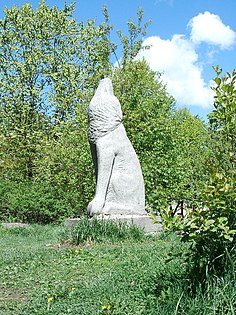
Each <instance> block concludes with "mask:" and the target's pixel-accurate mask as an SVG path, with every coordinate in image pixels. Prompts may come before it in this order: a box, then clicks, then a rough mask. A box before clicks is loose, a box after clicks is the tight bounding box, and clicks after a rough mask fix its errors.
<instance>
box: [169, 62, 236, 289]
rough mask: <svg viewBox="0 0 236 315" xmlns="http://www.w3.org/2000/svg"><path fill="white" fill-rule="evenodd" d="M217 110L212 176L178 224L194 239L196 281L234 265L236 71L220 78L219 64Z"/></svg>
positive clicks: (187, 238) (187, 237)
mask: <svg viewBox="0 0 236 315" xmlns="http://www.w3.org/2000/svg"><path fill="white" fill-rule="evenodd" d="M216 72H217V77H216V78H215V80H214V81H215V83H216V86H215V87H214V88H213V89H214V90H215V92H216V96H215V103H214V105H215V110H214V111H213V112H212V113H211V114H210V123H211V130H212V133H211V135H212V139H213V143H215V142H216V141H218V145H216V147H215V150H217V151H215V152H214V151H213V153H215V156H213V158H214V159H213V160H212V161H213V165H212V171H211V176H210V179H209V180H208V182H207V184H206V187H205V189H204V191H203V192H202V195H201V199H202V202H201V204H200V207H198V208H196V209H195V211H192V212H190V213H189V214H188V215H187V216H186V217H185V219H184V220H183V221H179V222H177V223H178V224H176V226H175V228H176V229H177V230H181V231H182V240H183V241H188V242H191V244H192V250H191V255H190V256H189V260H188V261H189V263H190V264H191V268H190V273H191V277H192V280H193V281H194V282H193V285H196V284H197V283H198V282H199V281H200V282H202V283H204V282H206V280H207V276H208V275H209V276H212V275H218V276H222V275H224V274H225V273H228V272H229V270H231V268H232V259H233V257H235V240H236V221H235V217H236V204H235V200H236V177H235V175H236V173H235V153H236V150H235V149H236V147H235V120H234V118H235V117H236V106H235V96H236V92H235V79H236V73H235V72H233V74H232V75H230V74H229V73H228V74H227V75H226V76H224V77H222V78H219V75H220V73H221V71H220V70H219V69H218V68H216Z"/></svg>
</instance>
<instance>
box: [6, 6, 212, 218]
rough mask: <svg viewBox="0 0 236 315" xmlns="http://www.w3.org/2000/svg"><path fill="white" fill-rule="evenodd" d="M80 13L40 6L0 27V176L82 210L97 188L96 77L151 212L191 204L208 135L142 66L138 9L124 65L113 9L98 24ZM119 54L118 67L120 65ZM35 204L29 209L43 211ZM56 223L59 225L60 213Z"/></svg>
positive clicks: (11, 11) (123, 41)
mask: <svg viewBox="0 0 236 315" xmlns="http://www.w3.org/2000/svg"><path fill="white" fill-rule="evenodd" d="M74 9H75V8H74V5H65V6H64V8H62V9H60V10H59V9H58V8H57V7H55V6H54V7H51V8H50V7H49V6H47V5H46V2H45V1H42V2H40V3H39V5H38V8H37V9H35V10H34V9H33V8H32V5H30V4H24V5H23V6H22V7H19V8H18V7H12V8H7V9H6V10H5V17H4V18H3V19H2V20H1V21H0V44H1V45H0V171H1V174H0V178H1V179H2V180H4V181H7V183H8V182H9V183H8V184H7V185H10V183H11V181H12V182H13V185H14V183H15V182H17V183H19V182H22V183H24V184H22V185H23V186H25V187H30V186H31V184H32V185H33V186H35V185H39V186H42V183H44V184H45V187H47V189H46V188H45V194H47V192H48V193H49V194H50V192H51V191H59V190H58V189H59V188H58V187H60V190H61V191H62V192H64V193H61V196H65V195H68V196H69V195H73V196H77V198H78V200H77V206H76V207H75V210H74V211H72V210H68V211H67V213H73V214H76V213H82V212H83V211H85V209H86V206H87V204H88V202H89V201H90V200H91V198H92V194H93V190H94V186H95V178H94V176H93V166H92V159H91V155H90V149H89V146H88V141H87V113H86V106H87V105H88V103H89V101H90V99H91V97H92V95H93V93H94V90H95V88H96V87H97V84H98V81H99V79H100V78H101V77H103V76H107V75H109V76H111V77H112V79H113V85H114V90H115V95H116V96H117V97H118V99H119V100H120V102H121V105H122V110H123V113H124V117H123V121H124V125H125V127H126V130H127V133H128V136H129V138H130V140H131V142H132V143H133V145H134V147H135V150H136V152H137V154H138V157H139V159H140V162H141V166H142V170H143V174H144V179H145V186H146V200H147V206H148V208H149V209H152V211H155V212H157V211H159V210H160V209H161V208H163V207H164V208H165V207H167V206H169V205H170V204H171V203H172V202H173V201H174V202H177V203H178V202H179V201H182V200H188V202H192V203H193V199H194V198H196V196H198V195H199V191H200V189H201V187H202V185H203V183H204V181H205V177H206V174H207V170H206V160H207V157H208V151H207V145H206V143H207V141H208V137H207V136H208V135H207V131H206V129H205V126H204V124H203V123H202V122H201V121H200V120H199V119H198V118H196V117H193V116H192V115H191V114H190V113H189V112H188V111H187V110H180V111H177V110H175V107H174V99H173V97H171V96H170V95H168V93H167V91H166V87H165V86H164V85H163V83H162V81H161V75H160V74H159V73H157V72H154V71H152V70H151V69H150V68H149V66H148V65H147V63H145V61H138V60H136V57H137V56H138V52H139V51H140V50H141V49H147V47H142V43H143V36H144V35H145V34H146V31H147V27H148V25H149V23H150V22H149V21H148V22H144V21H143V11H142V10H141V9H139V10H138V12H137V21H134V20H131V19H130V20H129V21H128V22H127V33H125V34H123V33H121V32H119V31H118V38H119V39H120V45H121V46H122V48H123V50H122V56H121V57H119V58H118V56H117V55H116V51H117V45H115V44H114V43H113V42H112V41H111V40H110V35H111V32H112V30H113V26H112V25H111V23H110V21H109V14H108V9H107V7H106V6H104V8H103V14H104V22H103V23H101V24H99V25H97V24H96V21H95V20H88V21H87V23H82V22H77V21H76V20H75V18H74V17H73V12H74ZM112 55H115V57H116V59H117V62H118V61H119V60H120V61H119V62H118V64H119V63H120V67H113V65H112V63H111V59H112V58H111V57H112ZM92 183H94V184H92ZM21 189H23V188H21ZM27 189H28V188H27ZM18 195H19V194H18ZM13 199H14V198H13ZM15 199H16V198H15ZM36 199H37V198H36ZM36 199H34V198H33V199H32V200H31V207H30V209H31V208H35V209H36V208H37V209H38V206H37V205H36ZM41 199H42V200H43V197H42V198H41ZM66 199H67V197H66ZM28 203H29V202H28ZM66 204H68V202H67V201H66V202H65V205H66ZM21 205H22V203H21ZM15 206H16V205H14V207H15ZM50 207H51V206H50ZM63 207H64V206H63ZM63 207H62V208H63ZM55 209H56V208H54V210H55ZM69 209H71V208H70V206H69ZM54 210H53V211H52V212H53V213H54V212H55V211H54ZM12 211H13V210H12ZM19 211H20V212H22V213H25V212H26V210H23V208H22V211H21V210H20V209H19ZM29 211H31V210H29ZM58 211H59V208H58ZM65 212H66V211H65V210H63V209H62V210H61V218H63V217H64V214H65ZM49 217H50V216H49V215H48V218H49ZM51 217H52V218H56V220H60V219H59V217H60V214H58V215H51ZM34 218H36V217H34ZM41 218H43V216H41ZM37 220H38V219H37ZM43 220H44V219H43ZM45 220H46V219H45ZM47 220H49V219H47ZM47 220H46V221H47Z"/></svg>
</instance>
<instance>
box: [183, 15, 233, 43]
mask: <svg viewBox="0 0 236 315" xmlns="http://www.w3.org/2000/svg"><path fill="white" fill-rule="evenodd" d="M188 26H190V27H191V36H190V38H191V40H192V41H193V43H195V44H199V43H201V42H206V43H208V44H212V45H218V46H220V48H221V49H227V48H230V47H231V46H232V45H233V44H234V43H235V41H236V33H235V32H234V31H233V30H232V29H231V28H230V27H229V26H227V25H225V24H224V23H223V22H222V20H221V19H220V17H219V16H218V15H215V14H212V13H210V12H207V11H206V12H204V13H199V14H198V15H197V16H194V17H193V18H192V19H191V20H190V21H189V24H188Z"/></svg>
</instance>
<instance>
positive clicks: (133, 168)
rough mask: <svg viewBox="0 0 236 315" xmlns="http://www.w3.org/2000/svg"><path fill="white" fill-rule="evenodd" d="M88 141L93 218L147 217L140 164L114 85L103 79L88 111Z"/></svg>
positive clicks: (91, 211) (89, 208) (89, 211)
mask: <svg viewBox="0 0 236 315" xmlns="http://www.w3.org/2000/svg"><path fill="white" fill-rule="evenodd" d="M88 121H89V128H88V137H89V142H90V147H91V153H92V157H93V162H94V166H95V171H96V193H95V197H94V199H93V200H92V201H91V202H90V203H89V205H88V213H89V215H90V216H93V215H100V214H104V215H117V214H119V215H122V214H123V215H145V214H146V211H145V192H144V181H143V176H142V171H141V167H140V163H139V160H138V158H137V155H136V153H135V151H134V148H133V146H132V144H131V142H130V141H129V139H128V137H127V135H126V131H125V128H124V126H123V124H122V111H121V106H120V102H119V101H118V99H117V98H116V97H115V96H114V93H113V87H112V82H111V80H110V79H109V78H105V79H102V80H101V81H100V83H99V86H98V88H97V90H96V92H95V95H94V96H93V98H92V100H91V102H90V105H89V107H88Z"/></svg>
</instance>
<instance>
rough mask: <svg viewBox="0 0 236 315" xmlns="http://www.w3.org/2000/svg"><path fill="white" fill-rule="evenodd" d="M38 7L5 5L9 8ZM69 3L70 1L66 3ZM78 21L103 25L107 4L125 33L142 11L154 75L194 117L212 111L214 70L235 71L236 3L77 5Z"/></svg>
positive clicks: (84, 0)
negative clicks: (158, 74)
mask: <svg viewBox="0 0 236 315" xmlns="http://www.w3.org/2000/svg"><path fill="white" fill-rule="evenodd" d="M25 2H29V3H32V5H33V6H34V7H37V4H38V2H39V1H35V0H29V1H23V0H1V1H0V18H3V16H4V14H3V9H4V7H6V6H7V7H11V6H13V5H16V6H21V5H22V4H23V3H25ZM67 2H68V3H70V2H71V1H67ZM75 2H76V12H75V18H76V19H77V20H78V21H81V20H83V21H86V20H87V19H92V18H96V19H97V22H98V23H99V22H101V21H102V6H103V4H106V5H107V7H108V11H109V14H110V20H111V23H112V24H114V29H115V30H117V29H122V30H124V29H125V27H126V21H127V20H128V19H129V18H133V19H135V17H136V11H137V9H138V7H142V8H143V10H144V19H146V20H148V19H151V20H152V24H151V25H150V26H149V28H148V33H147V35H146V37H145V39H144V40H145V43H146V44H149V45H151V49H150V50H148V51H146V52H144V53H142V54H141V55H140V58H143V57H144V58H145V59H146V60H147V61H148V62H149V63H150V66H151V68H152V69H154V70H158V71H161V72H163V81H164V82H166V83H167V89H168V91H169V92H170V94H172V95H173V96H174V97H175V99H176V101H177V106H186V107H187V108H189V109H190V110H191V112H192V113H193V114H198V115H199V116H201V117H203V118H206V114H207V113H209V112H210V111H211V110H212V108H213V107H212V102H213V95H212V91H211V89H210V85H211V84H212V82H211V79H212V78H213V77H214V76H215V73H214V71H213V69H212V66H214V65H218V64H219V65H220V67H222V68H223V72H226V71H229V72H231V71H232V70H233V69H234V68H236V64H235V60H236V59H235V58H236V57H235V56H236V19H235V14H236V0H90V1H89V0H76V1H75ZM46 3H47V4H48V5H49V6H52V5H56V6H58V7H59V8H61V7H63V5H64V0H63V1H60V0H48V1H47V2H46Z"/></svg>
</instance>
